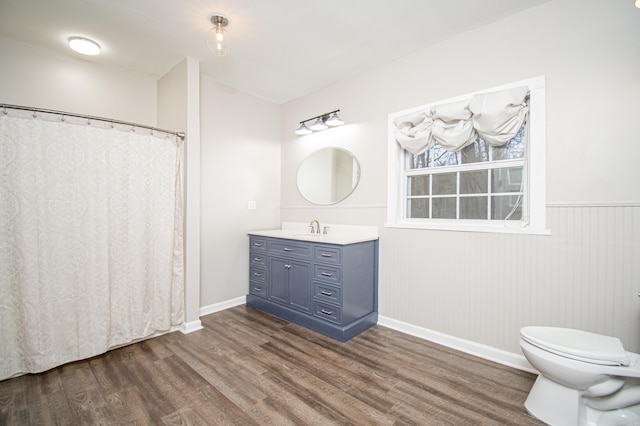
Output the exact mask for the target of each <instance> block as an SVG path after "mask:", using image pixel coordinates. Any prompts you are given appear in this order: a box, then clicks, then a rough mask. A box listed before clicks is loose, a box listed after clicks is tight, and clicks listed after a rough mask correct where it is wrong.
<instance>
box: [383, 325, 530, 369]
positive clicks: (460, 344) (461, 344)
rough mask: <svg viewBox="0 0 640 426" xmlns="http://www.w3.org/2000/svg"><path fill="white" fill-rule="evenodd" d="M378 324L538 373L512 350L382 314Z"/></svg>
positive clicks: (521, 356)
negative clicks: (505, 349)
mask: <svg viewBox="0 0 640 426" xmlns="http://www.w3.org/2000/svg"><path fill="white" fill-rule="evenodd" d="M378 324H379V325H382V326H384V327H388V328H391V329H393V330H396V331H400V332H402V333H406V334H410V335H411V336H415V337H419V338H421V339H424V340H429V341H430V342H434V343H437V344H439V345H442V346H446V347H448V348H451V349H455V350H458V351H461V352H465V353H468V354H470V355H474V356H477V357H480V358H484V359H486V360H489V361H493V362H497V363H498V364H502V365H506V366H507V367H512V368H516V369H518V370H522V371H527V372H529V373H534V374H538V372H537V371H536V370H535V369H533V367H531V365H530V364H529V362H528V361H527V360H526V358H525V357H524V355H518V354H514V353H512V352H507V351H504V350H502V349H498V348H494V347H491V346H487V345H483V344H481V343H476V342H472V341H470V340H465V339H461V338H459V337H454V336H450V335H448V334H444V333H440V332H439V331H434V330H429V329H428V328H423V327H418V326H416V325H413V324H409V323H406V322H402V321H398V320H395V319H393V318H389V317H385V316H382V315H380V316H379V317H378Z"/></svg>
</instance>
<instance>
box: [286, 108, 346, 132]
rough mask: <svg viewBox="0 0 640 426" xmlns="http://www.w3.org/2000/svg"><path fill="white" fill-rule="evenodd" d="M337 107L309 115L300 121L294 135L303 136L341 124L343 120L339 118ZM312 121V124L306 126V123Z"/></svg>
mask: <svg viewBox="0 0 640 426" xmlns="http://www.w3.org/2000/svg"><path fill="white" fill-rule="evenodd" d="M339 112H340V110H339V109H337V110H335V111H331V112H327V113H325V114H321V115H318V116H316V117H311V118H308V119H306V120H303V121H301V122H300V127H298V128H297V129H296V131H295V134H296V135H300V136H304V135H308V134H310V133H313V132H319V131H321V130H325V129H328V128H329V127H336V126H342V125H343V124H345V122H344V121H343V120H342V119H341V118H340V116H339V115H338V113H339ZM310 121H313V124H311V125H310V126H307V124H306V123H308V122H310Z"/></svg>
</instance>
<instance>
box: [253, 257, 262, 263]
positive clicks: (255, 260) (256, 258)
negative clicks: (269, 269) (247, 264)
mask: <svg viewBox="0 0 640 426" xmlns="http://www.w3.org/2000/svg"><path fill="white" fill-rule="evenodd" d="M253 261H254V262H262V258H261V257H254V258H253Z"/></svg>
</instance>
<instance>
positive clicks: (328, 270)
mask: <svg viewBox="0 0 640 426" xmlns="http://www.w3.org/2000/svg"><path fill="white" fill-rule="evenodd" d="M313 270H314V272H313V277H314V278H315V279H317V280H322V281H326V282H330V283H333V284H342V269H340V268H335V267H333V266H326V265H314V268H313Z"/></svg>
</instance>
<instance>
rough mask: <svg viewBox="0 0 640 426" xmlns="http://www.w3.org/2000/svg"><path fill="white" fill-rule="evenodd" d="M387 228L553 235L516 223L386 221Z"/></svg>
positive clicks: (544, 230) (543, 230) (549, 231)
mask: <svg viewBox="0 0 640 426" xmlns="http://www.w3.org/2000/svg"><path fill="white" fill-rule="evenodd" d="M384 226H385V228H400V229H423V230H432V231H454V232H485V233H494V234H521V235H551V230H549V229H533V228H531V227H519V226H516V224H513V225H511V226H505V225H503V224H502V223H501V224H499V225H498V224H496V225H474V224H460V223H408V222H399V223H385V225H384Z"/></svg>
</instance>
